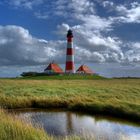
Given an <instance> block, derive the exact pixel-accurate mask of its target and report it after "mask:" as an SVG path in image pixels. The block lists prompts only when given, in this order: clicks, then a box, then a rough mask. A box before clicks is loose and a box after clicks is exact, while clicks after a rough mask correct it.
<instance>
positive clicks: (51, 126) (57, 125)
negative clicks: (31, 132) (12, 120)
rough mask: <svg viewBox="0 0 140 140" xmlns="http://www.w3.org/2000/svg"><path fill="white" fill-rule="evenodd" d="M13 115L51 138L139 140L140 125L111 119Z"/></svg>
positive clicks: (60, 114) (35, 112) (64, 114)
mask: <svg viewBox="0 0 140 140" xmlns="http://www.w3.org/2000/svg"><path fill="white" fill-rule="evenodd" d="M14 112H15V111H14ZM15 114H16V116H18V117H19V118H21V119H23V120H24V121H26V122H29V123H32V124H33V125H34V126H41V127H43V128H44V130H45V131H46V132H47V133H48V134H50V135H53V136H67V135H77V136H80V137H83V138H86V139H92V138H96V139H99V140H102V139H103V140H122V139H124V140H140V124H139V125H138V124H133V123H130V122H127V121H124V120H117V119H113V118H111V117H103V116H94V115H87V114H82V113H75V112H69V111H58V110H57V111H56V110H55V111H54V110H53V111H52V110H51V111H50V110H48V111H44V110H24V111H23V110H22V111H21V110H18V111H16V112H15Z"/></svg>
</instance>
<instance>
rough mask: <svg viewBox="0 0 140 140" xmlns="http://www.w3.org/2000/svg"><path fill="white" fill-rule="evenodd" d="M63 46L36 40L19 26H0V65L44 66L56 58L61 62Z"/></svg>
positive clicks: (62, 44)
mask: <svg viewBox="0 0 140 140" xmlns="http://www.w3.org/2000/svg"><path fill="white" fill-rule="evenodd" d="M64 44H65V43H64V41H59V40H58V41H55V42H53V41H46V40H43V39H37V38H35V37H33V36H32V35H30V34H29V31H28V30H26V29H24V28H22V27H19V26H13V25H9V26H0V65H20V64H21V65H36V64H45V63H47V62H49V61H52V60H53V59H55V58H56V56H57V60H58V61H61V60H59V59H62V57H61V56H63V53H64V52H63V51H62V50H63V46H64ZM58 47H59V48H58Z"/></svg>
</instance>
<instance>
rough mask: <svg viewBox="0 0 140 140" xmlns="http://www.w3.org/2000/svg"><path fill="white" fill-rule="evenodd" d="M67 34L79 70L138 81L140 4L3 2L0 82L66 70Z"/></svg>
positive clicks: (130, 0)
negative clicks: (53, 68)
mask: <svg viewBox="0 0 140 140" xmlns="http://www.w3.org/2000/svg"><path fill="white" fill-rule="evenodd" d="M68 29H72V30H73V34H74V49H75V63H76V68H78V66H80V65H81V64H87V65H89V66H90V68H91V69H93V70H94V71H95V72H96V73H98V74H101V75H104V76H108V77H117V76H135V77H140V72H139V71H140V0H123V1H122V0H110V1H107V0H80V1H79V0H1V1H0V77H12V76H18V75H20V73H22V72H24V71H43V70H44V68H45V67H46V65H47V64H48V63H49V62H51V61H53V60H54V61H55V62H56V63H59V64H60V65H61V66H62V67H64V64H65V54H66V33H67V30H68Z"/></svg>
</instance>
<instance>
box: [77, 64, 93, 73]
mask: <svg viewBox="0 0 140 140" xmlns="http://www.w3.org/2000/svg"><path fill="white" fill-rule="evenodd" d="M76 72H77V73H87V74H93V73H94V72H93V71H92V70H91V69H90V68H89V67H88V66H86V65H81V66H80V67H79V68H78V70H77V71H76Z"/></svg>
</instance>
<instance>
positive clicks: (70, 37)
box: [65, 30, 75, 74]
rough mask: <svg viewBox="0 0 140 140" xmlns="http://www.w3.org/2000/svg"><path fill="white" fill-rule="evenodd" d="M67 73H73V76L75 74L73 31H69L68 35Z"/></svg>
mask: <svg viewBox="0 0 140 140" xmlns="http://www.w3.org/2000/svg"><path fill="white" fill-rule="evenodd" d="M65 72H66V73H71V74H72V73H75V66H74V49H73V33H72V30H68V33H67V52H66V68H65Z"/></svg>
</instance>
